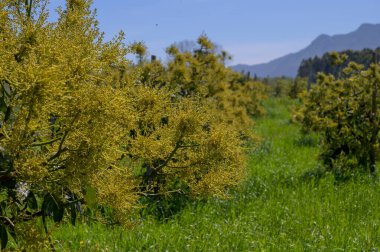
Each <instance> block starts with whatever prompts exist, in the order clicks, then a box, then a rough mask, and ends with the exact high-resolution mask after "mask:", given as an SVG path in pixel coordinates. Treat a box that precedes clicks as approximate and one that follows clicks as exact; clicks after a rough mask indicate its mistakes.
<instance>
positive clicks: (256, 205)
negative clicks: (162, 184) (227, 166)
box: [54, 100, 380, 251]
mask: <svg viewBox="0 0 380 252" xmlns="http://www.w3.org/2000/svg"><path fill="white" fill-rule="evenodd" d="M290 105H291V103H290V102H289V101H286V100H269V101H267V103H266V107H267V110H268V115H267V116H266V117H265V118H263V119H260V120H259V121H258V123H257V125H256V127H255V131H256V132H257V133H258V134H259V135H261V136H262V137H263V139H264V140H263V142H262V144H261V146H260V148H258V150H257V151H255V152H254V153H253V154H252V160H251V162H250V174H249V177H248V178H247V181H245V182H244V183H243V184H242V186H241V187H240V188H238V189H237V190H234V191H233V192H231V199H229V200H216V199H214V200H209V201H207V202H196V203H193V204H190V205H189V206H187V207H186V208H185V209H184V210H183V211H182V212H181V213H180V214H178V215H177V216H175V217H174V218H173V219H170V220H169V221H167V222H166V223H158V222H156V221H154V220H149V219H147V220H144V221H142V223H141V225H138V226H137V227H136V228H134V229H132V230H121V229H120V228H114V229H109V228H106V227H104V226H102V225H91V226H88V225H78V226H76V227H74V228H73V227H71V226H64V227H62V228H60V229H59V230H57V231H56V232H55V234H54V236H55V239H57V242H58V243H60V244H61V245H59V244H58V245H57V249H58V250H60V249H61V250H81V251H96V250H99V251H101V250H103V251H146V250H148V251H263V250H264V251H305V250H306V251H320V250H321V251H341V250H342V251H343V250H344V251H346V250H349V251H351V250H360V251H371V250H374V251H377V250H376V249H377V248H378V247H379V246H380V230H379V227H380V185H379V183H378V182H376V181H374V179H372V178H358V179H355V180H352V181H349V182H346V183H340V184H339V183H336V182H335V181H334V178H333V177H332V176H325V177H323V178H321V179H319V180H317V179H314V178H313V176H311V175H310V174H312V173H310V171H313V170H315V169H316V168H317V167H318V162H317V161H316V160H317V155H318V148H317V146H316V138H315V137H314V138H313V137H307V138H305V137H304V138H301V136H300V135H299V127H298V126H297V125H295V124H291V123H289V118H290V113H289V110H288V108H289V106H290Z"/></svg>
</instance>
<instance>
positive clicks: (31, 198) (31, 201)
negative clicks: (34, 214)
mask: <svg viewBox="0 0 380 252" xmlns="http://www.w3.org/2000/svg"><path fill="white" fill-rule="evenodd" d="M26 204H27V205H28V207H29V208H30V209H32V210H37V208H38V203H37V199H36V196H35V195H34V193H33V192H30V193H29V195H28V197H27V198H26Z"/></svg>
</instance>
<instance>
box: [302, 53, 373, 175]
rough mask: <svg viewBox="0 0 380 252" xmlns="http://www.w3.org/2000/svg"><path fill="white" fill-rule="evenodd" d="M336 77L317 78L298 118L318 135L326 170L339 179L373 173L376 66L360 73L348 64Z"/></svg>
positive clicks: (336, 57)
mask: <svg viewBox="0 0 380 252" xmlns="http://www.w3.org/2000/svg"><path fill="white" fill-rule="evenodd" d="M332 57H333V59H334V60H335V62H336V64H342V63H343V62H344V61H345V56H342V57H340V56H339V55H338V54H337V53H334V54H332ZM338 76H340V77H338V78H335V77H334V76H332V75H331V74H329V75H327V74H323V73H320V74H319V75H318V80H317V85H316V86H315V87H314V88H312V90H311V92H310V93H308V94H305V97H304V104H303V107H302V109H301V110H300V114H298V117H299V119H301V121H302V123H303V127H304V130H305V131H307V130H315V131H319V132H321V133H322V136H323V138H322V152H321V158H322V160H323V162H324V163H325V164H326V166H327V168H328V169H329V170H332V171H333V172H334V173H336V174H338V175H343V176H345V175H347V173H352V172H353V171H358V170H368V171H371V172H372V173H373V172H374V171H375V161H376V152H377V151H378V149H379V142H378V139H379V136H378V134H379V122H380V121H379V120H380V118H379V114H378V112H377V111H378V107H379V98H378V95H379V94H378V85H379V81H380V73H379V66H378V65H377V64H375V63H374V64H371V66H370V68H369V69H368V70H364V66H362V65H359V64H357V63H354V62H351V63H349V64H348V67H346V68H344V69H343V70H342V71H341V72H340V73H339V74H338Z"/></svg>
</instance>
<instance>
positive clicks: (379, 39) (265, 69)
mask: <svg viewBox="0 0 380 252" xmlns="http://www.w3.org/2000/svg"><path fill="white" fill-rule="evenodd" d="M379 46H380V24H370V23H363V24H361V25H360V26H359V28H357V29H356V30H354V31H352V32H349V33H346V34H336V35H327V34H320V35H319V36H317V37H316V38H315V39H314V40H313V41H312V42H311V43H310V44H309V45H308V46H306V47H305V48H303V49H301V50H299V51H298V52H294V53H289V54H287V55H284V56H282V57H279V58H276V59H274V60H271V61H269V62H267V63H262V64H256V65H246V64H238V65H235V66H231V68H232V69H234V70H235V71H239V72H241V71H244V72H251V74H252V75H253V74H256V75H257V76H258V77H279V76H287V77H295V76H296V75H297V71H298V68H299V66H300V64H301V62H302V60H304V59H308V58H311V57H314V56H322V55H323V54H325V53H326V52H330V51H343V50H362V49H365V48H369V49H375V48H377V47H379Z"/></svg>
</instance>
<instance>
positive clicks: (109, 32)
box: [51, 0, 380, 64]
mask: <svg viewBox="0 0 380 252" xmlns="http://www.w3.org/2000/svg"><path fill="white" fill-rule="evenodd" d="M63 2H64V1H63V0H51V7H52V8H55V6H57V5H59V4H62V3H63ZM94 7H95V8H96V9H97V12H98V20H99V22H100V28H101V30H102V31H104V32H105V33H106V38H107V39H110V38H112V37H113V36H114V35H115V34H117V33H118V32H119V31H120V30H123V31H124V32H125V34H126V43H130V42H133V41H144V42H145V44H146V45H147V46H148V49H149V52H150V53H151V54H155V55H158V57H159V58H161V59H163V60H165V59H166V56H165V52H164V50H165V48H166V47H167V46H169V45H170V44H172V43H173V42H178V41H182V40H195V39H196V38H197V37H198V36H199V35H200V34H202V33H206V34H207V35H208V36H209V38H210V39H211V40H212V41H214V42H216V43H217V44H219V45H221V46H222V47H223V49H224V50H226V51H228V52H229V53H230V54H232V56H233V62H231V63H232V64H238V63H245V64H254V63H263V62H267V61H269V60H272V59H274V58H277V57H280V56H283V55H285V54H288V53H291V52H296V51H298V50H300V49H302V48H303V47H305V46H307V45H308V44H309V43H310V42H311V41H312V40H313V39H314V38H315V37H317V36H318V35H320V34H321V33H325V34H328V35H334V34H343V33H348V32H350V31H353V30H355V29H357V28H358V27H359V25H360V24H362V23H380V14H379V13H380V12H379V10H380V0H360V1H359V0H94Z"/></svg>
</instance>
